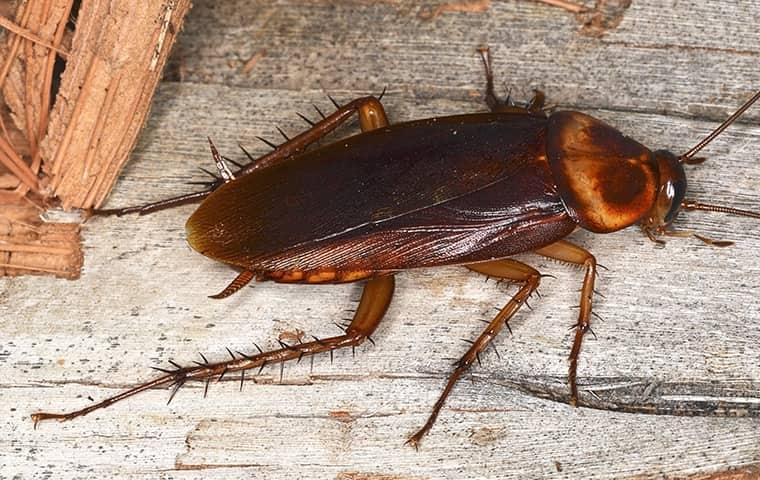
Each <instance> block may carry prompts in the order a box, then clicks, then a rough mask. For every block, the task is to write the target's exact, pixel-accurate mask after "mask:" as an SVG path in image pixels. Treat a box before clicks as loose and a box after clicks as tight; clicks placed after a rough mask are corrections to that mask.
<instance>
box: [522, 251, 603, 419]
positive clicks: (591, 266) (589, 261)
mask: <svg viewBox="0 0 760 480" xmlns="http://www.w3.org/2000/svg"><path fill="white" fill-rule="evenodd" d="M535 252H536V253H538V254H539V255H543V256H544V257H549V258H553V259H554V260H559V261H561V262H567V263H572V264H574V265H581V266H583V267H585V268H586V274H585V276H584V277H583V287H582V288H581V304H580V309H579V313H578V323H577V324H576V325H575V339H574V340H573V348H572V349H571V350H570V357H569V359H570V368H569V370H568V376H567V380H568V383H569V384H570V405H573V406H576V405H577V404H578V385H577V384H576V377H577V374H578V356H579V355H580V352H581V344H582V343H583V335H584V334H585V333H586V332H588V331H589V330H591V302H592V299H593V295H594V280H595V279H596V268H597V264H596V258H595V257H594V256H593V255H592V254H591V253H590V252H588V251H587V250H585V249H583V248H581V247H579V246H577V245H575V244H573V243H570V242H568V241H566V240H560V241H559V242H555V243H552V244H551V245H548V246H546V247H543V248H539V249H538V250H535Z"/></svg>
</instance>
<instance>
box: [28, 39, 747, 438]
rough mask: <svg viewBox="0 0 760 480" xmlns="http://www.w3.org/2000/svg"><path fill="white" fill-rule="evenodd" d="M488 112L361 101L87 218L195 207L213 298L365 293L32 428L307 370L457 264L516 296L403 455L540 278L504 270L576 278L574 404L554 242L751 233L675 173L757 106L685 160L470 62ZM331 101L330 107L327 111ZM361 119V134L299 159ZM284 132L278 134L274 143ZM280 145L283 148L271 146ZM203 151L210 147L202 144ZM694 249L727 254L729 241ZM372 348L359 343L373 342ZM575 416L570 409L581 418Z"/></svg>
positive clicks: (196, 240) (587, 294)
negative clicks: (252, 285) (256, 344)
mask: <svg viewBox="0 0 760 480" xmlns="http://www.w3.org/2000/svg"><path fill="white" fill-rule="evenodd" d="M480 52H481V56H482V60H483V65H484V67H485V73H486V90H485V101H486V103H487V105H488V107H489V109H490V112H489V113H475V114H466V115H456V116H449V117H438V118H430V119H425V120H416V121H411V122H406V123H399V124H395V125H389V123H388V120H387V118H386V115H385V111H384V109H383V106H382V104H381V103H380V100H381V99H382V95H380V96H379V97H373V96H369V97H363V98H358V99H356V100H353V101H351V102H349V103H347V104H345V105H339V104H338V103H337V102H335V101H334V100H333V103H335V107H336V110H335V111H334V112H333V113H331V114H330V115H324V114H322V112H321V111H320V110H319V109H318V108H316V107H315V109H316V111H317V112H318V113H319V115H320V116H321V120H320V121H318V122H311V121H310V120H309V119H308V118H306V117H303V116H302V118H304V119H305V120H306V121H307V122H309V123H310V124H311V128H310V129H308V130H307V131H305V132H303V133H301V134H299V135H298V136H295V137H293V138H287V137H286V141H285V143H283V144H282V145H274V144H272V147H273V151H271V152H270V153H268V154H266V155H264V156H262V157H260V158H256V159H254V158H253V157H251V156H250V155H249V158H250V160H251V161H250V163H248V164H246V165H236V167H237V168H236V169H235V171H233V169H231V168H230V166H229V164H228V160H227V159H225V158H224V157H222V156H221V155H220V154H219V153H218V151H217V150H216V148H215V147H214V145H213V144H211V151H212V155H213V158H214V161H215V163H216V166H217V168H218V171H219V174H218V176H216V177H215V179H214V180H213V181H211V182H209V183H208V184H207V185H206V187H207V188H206V189H205V190H203V191H201V192H196V193H192V194H187V195H181V196H178V197H174V198H170V199H167V200H162V201H159V202H155V203H150V204H146V205H142V206H138V207H129V208H122V209H112V210H100V211H96V212H94V213H95V214H103V215H109V214H117V215H122V214H127V213H133V212H136V213H140V214H145V213H149V212H153V211H156V210H160V209H164V208H168V207H172V206H175V205H180V204H184V203H189V202H193V201H197V200H201V199H204V200H203V203H201V205H200V206H199V207H198V209H197V210H196V211H195V212H194V213H193V214H192V216H191V217H190V218H189V220H188V221H187V225H186V229H187V240H188V242H189V243H190V245H191V246H192V248H194V249H195V250H197V251H198V252H200V253H201V254H203V255H205V256H208V257H210V258H212V259H215V260H218V261H220V262H223V263H226V264H228V265H230V266H232V267H234V268H236V269H238V270H239V271H240V273H239V275H238V276H237V277H236V278H235V279H234V280H233V281H232V282H231V283H230V284H229V286H227V287H226V288H225V289H224V290H222V291H221V292H220V293H218V294H216V295H213V298H224V297H227V296H229V295H231V294H233V293H235V292H236V291H238V290H240V289H241V288H242V287H243V286H245V285H246V284H247V283H249V282H250V281H251V280H254V279H256V280H271V281H275V282H282V283H342V282H355V281H360V280H361V281H365V282H366V283H365V284H364V290H363V293H362V296H361V300H360V302H359V305H358V308H357V310H356V312H355V314H354V317H353V320H352V321H351V322H350V324H349V325H348V326H347V327H346V328H345V332H344V334H342V335H339V336H335V337H330V338H321V339H320V338H316V337H314V338H313V340H312V341H309V342H302V343H297V344H287V343H284V342H281V344H280V346H281V348H279V349H276V350H271V351H263V350H261V349H259V350H258V351H257V352H254V353H252V354H244V353H238V354H237V355H236V354H234V353H232V352H230V356H231V359H230V360H227V361H223V362H218V363H209V362H208V361H206V359H205V357H203V362H196V364H195V365H192V366H180V365H178V364H175V363H173V362H172V365H173V368H171V369H159V370H161V371H162V372H163V374H162V375H161V376H159V377H158V378H155V379H154V380H152V381H149V382H147V383H144V384H142V385H139V386H136V387H134V388H132V389H129V390H127V391H125V392H123V393H121V394H119V395H116V396H114V397H111V398H107V399H106V400H103V401H101V402H99V403H95V404H93V405H90V406H88V407H86V408H83V409H81V410H77V411H73V412H69V413H35V414H33V415H32V418H33V419H34V421H35V425H36V423H37V422H39V421H41V420H47V419H57V420H62V421H63V420H71V419H73V418H75V417H79V416H81V415H85V414H87V413H90V412H92V411H94V410H98V409H100V408H104V407H107V406H109V405H111V404H113V403H115V402H118V401H120V400H123V399H125V398H127V397H130V396H132V395H135V394H137V393H139V392H141V391H143V390H147V389H150V388H153V387H157V386H164V385H169V386H171V387H173V390H172V393H171V397H170V400H171V398H172V397H173V396H174V394H175V393H176V392H177V390H178V389H179V388H181V387H182V385H184V384H185V382H187V381H190V380H195V381H205V382H206V386H208V382H209V381H210V380H211V379H212V378H219V377H221V376H224V375H226V374H232V373H234V372H239V373H240V375H241V381H242V380H243V379H244V378H245V377H244V375H245V372H246V371H247V370H251V369H254V368H259V369H260V368H263V366H265V365H271V364H274V363H282V362H285V361H286V360H292V359H301V358H302V357H303V356H304V355H313V354H316V353H319V352H328V351H332V350H335V349H338V348H342V347H348V346H351V347H353V346H356V345H358V344H360V343H362V342H363V341H364V340H367V339H370V335H371V334H372V333H373V332H374V330H375V328H376V327H377V325H378V324H379V322H380V321H381V319H382V318H383V315H384V314H385V311H386V309H387V308H388V305H389V303H390V301H391V297H392V295H393V290H394V275H395V274H396V273H399V272H401V271H404V270H408V269H411V268H419V267H433V266H441V265H463V266H466V267H467V268H469V269H471V270H474V271H476V272H479V273H482V274H485V275H488V276H490V277H495V278H498V279H503V280H507V281H510V282H514V283H516V284H518V285H519V289H518V291H517V293H516V294H514V296H513V297H512V298H511V299H510V300H509V302H507V304H506V305H504V306H503V307H502V308H501V309H500V310H499V312H498V314H497V315H496V316H495V317H494V318H493V319H492V320H491V321H490V323H489V324H488V326H487V327H486V328H485V330H484V331H483V332H482V333H481V334H480V336H479V337H478V338H477V339H476V340H475V341H474V342H472V344H471V346H470V348H469V349H468V350H467V352H466V353H465V354H464V355H463V356H462V357H461V359H460V360H459V361H458V362H457V363H456V364H455V368H454V370H453V372H452V373H451V375H450V376H449V378H448V381H447V383H446V385H445V387H444V389H443V392H442V394H441V395H440V397H439V399H438V401H437V402H436V403H435V405H434V406H433V410H432V413H431V414H430V416H429V418H428V420H427V422H426V423H425V425H423V426H422V428H420V429H419V431H417V433H415V434H414V435H413V436H412V437H411V438H409V440H408V442H409V443H411V444H412V445H414V446H417V445H418V443H419V441H420V440H421V439H422V437H423V436H424V435H425V434H426V433H427V432H428V430H430V428H431V427H432V426H433V424H434V422H435V420H436V417H437V416H438V414H439V412H440V410H441V408H442V407H443V405H444V402H445V401H446V398H447V396H448V395H449V393H450V392H451V390H452V388H453V387H454V385H455V384H456V382H457V380H458V379H459V378H460V377H461V376H462V374H463V373H464V372H465V371H466V370H467V369H468V368H469V367H470V365H472V363H473V362H474V361H475V360H476V359H477V358H478V355H479V354H480V352H482V351H483V350H484V349H485V348H486V346H487V345H488V344H489V342H490V341H491V340H492V339H493V338H494V337H495V336H496V335H498V334H499V332H500V331H501V330H502V329H503V328H504V327H505V326H506V325H507V322H509V320H510V319H511V318H512V316H513V315H514V314H515V313H516V312H517V311H518V309H519V308H520V307H521V306H522V305H523V304H524V303H526V301H527V299H528V298H529V297H530V296H531V295H532V294H533V293H534V292H536V289H537V288H538V286H539V283H540V282H541V278H542V274H541V273H539V272H538V271H537V270H536V269H534V268H532V267H530V266H529V265H527V264H525V263H522V262H518V261H516V260H514V259H511V258H509V257H511V256H513V255H515V254H518V253H522V252H535V253H537V254H539V255H542V256H545V257H549V258H552V259H556V260H559V261H562V262H567V263H570V264H575V265H579V266H581V267H583V268H584V269H585V276H584V279H583V286H582V289H581V298H580V308H579V315H578V320H577V323H576V325H575V334H574V340H573V345H572V349H571V351H570V355H569V371H568V384H569V402H570V403H571V404H573V405H576V404H578V403H579V400H582V399H579V394H578V389H577V386H576V371H577V365H578V356H579V354H580V351H581V345H582V341H583V337H584V334H585V333H586V332H588V331H589V329H590V323H591V315H592V313H591V306H592V297H593V292H594V282H595V279H596V271H597V262H596V259H595V257H594V255H592V254H591V253H590V252H588V251H586V250H585V249H583V248H581V247H579V246H577V245H574V244H573V243H571V242H570V241H568V240H564V238H565V237H567V236H568V235H569V234H570V233H572V232H573V231H574V230H575V229H577V228H583V229H586V230H589V231H591V232H595V233H607V232H613V231H616V230H620V229H623V228H626V227H629V226H632V225H638V226H639V227H640V228H641V229H642V231H643V232H644V233H645V234H646V235H647V236H648V237H649V238H650V239H651V240H653V241H654V242H661V240H660V239H659V237H660V236H663V235H682V234H683V233H684V232H675V231H674V230H673V229H672V227H671V224H672V222H673V220H674V219H675V218H676V216H677V215H678V213H679V212H680V211H681V210H705V211H713V212H723V213H730V214H736V215H742V216H746V217H752V218H756V219H757V218H760V213H758V212H752V211H746V210H738V209H735V208H730V207H724V206H717V205H707V204H704V203H699V202H697V201H694V200H690V199H686V198H685V193H686V189H687V182H686V175H685V172H684V165H689V164H697V163H701V162H702V161H704V159H703V158H698V157H696V156H695V155H696V154H697V153H698V152H699V151H701V150H702V149H703V148H704V147H705V146H706V145H707V144H709V143H710V142H711V141H712V140H713V139H714V138H715V137H717V136H718V135H719V134H720V133H721V132H722V131H723V130H725V129H726V128H727V127H728V126H729V125H730V124H731V123H733V122H734V121H735V120H736V119H737V118H738V117H739V116H740V115H741V114H742V113H743V112H744V111H745V110H747V109H748V108H749V107H750V106H751V105H752V104H753V103H755V102H756V101H757V100H758V99H760V92H758V93H756V94H755V95H754V96H753V97H752V98H751V99H750V100H748V101H747V102H746V103H745V104H744V105H743V106H742V107H741V108H739V110H737V111H736V113H734V114H733V115H731V116H730V117H729V118H728V119H727V120H726V121H724V122H723V123H722V124H721V125H720V126H719V127H718V128H716V129H715V130H714V131H713V132H712V133H711V134H710V135H708V136H707V137H706V138H705V139H704V140H702V141H700V142H699V143H698V144H697V145H695V146H694V147H693V148H691V149H690V150H689V151H687V152H686V153H684V154H682V155H674V154H672V153H670V152H668V151H665V150H657V151H651V150H649V149H648V148H646V147H645V146H643V145H641V144H640V143H638V142H636V141H634V140H632V139H630V138H628V137H626V136H624V135H623V134H622V133H620V132H619V131H618V130H616V129H615V128H613V127H611V126H609V125H607V124H605V123H604V122H602V121H600V120H597V119H595V118H593V117H591V116H589V115H586V114H583V113H580V112H576V111H557V112H554V113H547V110H546V109H544V94H543V93H542V92H539V91H537V92H536V93H535V96H534V97H533V99H532V100H531V101H530V102H528V103H527V104H526V105H524V106H517V105H515V104H513V103H512V102H511V101H510V100H509V99H507V100H502V99H500V98H498V97H497V96H496V94H495V93H494V88H493V75H492V72H491V59H490V54H489V52H488V50H487V49H481V51H480ZM331 100H332V99H331ZM354 114H358V117H359V122H360V126H361V130H362V133H360V134H358V135H355V136H352V137H349V138H346V139H343V140H340V141H336V142H334V143H331V144H329V145H326V146H322V147H319V148H316V149H312V150H307V147H308V146H309V145H311V144H313V143H314V142H316V141H317V140H319V139H321V138H322V137H324V136H325V135H327V134H328V133H330V132H331V131H333V130H335V129H336V128H337V127H338V126H339V125H341V124H342V123H344V122H346V121H347V120H348V119H349V118H351V117H352V116H353V115H354ZM281 133H282V132H281ZM283 136H285V135H284V133H283ZM209 142H210V141H209ZM694 236H695V237H697V238H699V239H700V240H702V241H704V242H706V243H709V244H712V245H715V246H726V245H728V244H729V243H730V242H722V241H712V240H710V239H707V238H705V237H701V236H698V235H694ZM370 340H371V339H370ZM581 404H582V403H581Z"/></svg>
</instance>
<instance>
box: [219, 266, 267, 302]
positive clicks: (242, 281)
mask: <svg viewBox="0 0 760 480" xmlns="http://www.w3.org/2000/svg"><path fill="white" fill-rule="evenodd" d="M255 276H256V275H255V274H254V273H253V272H252V271H250V270H243V271H242V272H240V274H239V275H238V276H237V277H235V279H234V280H233V281H232V282H231V283H230V284H229V285H227V287H226V288H225V289H224V290H222V291H221V292H219V293H217V294H216V295H209V298H213V299H214V300H219V299H221V298H227V297H229V296H230V295H232V294H233V293H235V292H237V291H238V290H240V289H241V288H243V287H245V286H246V285H248V284H249V283H250V281H251V280H253V279H254V277H255Z"/></svg>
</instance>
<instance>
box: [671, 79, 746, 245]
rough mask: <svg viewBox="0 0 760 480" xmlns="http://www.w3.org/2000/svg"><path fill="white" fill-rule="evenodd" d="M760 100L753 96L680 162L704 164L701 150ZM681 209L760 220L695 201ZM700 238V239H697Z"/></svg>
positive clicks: (738, 211) (717, 243)
mask: <svg viewBox="0 0 760 480" xmlns="http://www.w3.org/2000/svg"><path fill="white" fill-rule="evenodd" d="M758 100H760V91H758V92H757V93H755V95H753V96H752V98H750V99H749V100H747V101H746V102H745V103H744V105H742V106H741V107H739V109H738V110H736V111H735V112H734V113H733V114H732V115H731V116H730V117H728V118H727V119H726V120H725V121H724V122H723V123H721V124H720V125H718V127H717V128H716V129H715V130H713V131H712V132H711V133H710V134H709V135H708V136H706V137H705V138H704V139H702V141H700V142H699V143H697V144H696V145H694V146H693V147H692V148H691V149H690V150H689V151H688V152H686V153H684V154H683V155H681V156H680V157H679V161H680V162H681V163H684V164H686V165H696V164H699V163H702V162H704V161H705V159H704V158H701V157H698V158H695V157H694V155H696V154H697V153H698V152H699V151H700V150H702V149H703V148H704V147H705V146H707V145H708V144H709V143H710V142H712V141H713V140H714V139H715V138H716V137H717V136H718V135H720V134H721V133H723V131H724V130H725V129H727V128H728V127H729V126H730V125H731V124H732V123H734V122H735V121H736V120H737V119H738V118H739V117H741V116H742V114H743V113H744V112H746V111H747V109H749V107H751V106H752V105H753V104H754V103H755V102H757V101H758ZM681 208H682V209H684V210H686V211H693V210H702V211H707V212H720V213H728V214H731V215H738V216H741V217H749V218H757V219H760V213H758V212H753V211H750V210H741V209H738V208H733V207H726V206H722V205H710V204H707V203H700V202H696V201H694V200H683V201H682V202H681ZM697 238H699V237H697ZM700 240H703V241H705V239H703V238H700ZM707 240H708V241H706V242H705V243H708V244H711V245H716V246H725V245H724V244H729V243H730V242H716V241H713V240H709V239H707Z"/></svg>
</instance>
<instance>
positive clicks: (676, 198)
mask: <svg viewBox="0 0 760 480" xmlns="http://www.w3.org/2000/svg"><path fill="white" fill-rule="evenodd" d="M654 158H655V161H656V162H657V169H658V172H659V176H660V185H659V188H658V190H657V200H655V202H654V205H653V206H652V209H651V210H650V211H649V214H648V215H646V216H644V218H643V219H642V222H641V225H642V227H643V228H644V229H645V230H646V229H649V230H652V231H662V230H663V229H664V228H666V227H668V226H669V225H670V224H671V223H673V220H675V218H676V216H677V215H678V212H679V211H680V210H681V203H682V202H683V200H684V197H685V196H686V172H684V169H683V165H682V163H681V161H680V159H679V158H678V157H677V156H675V155H673V154H672V153H670V152H668V151H667V150H657V151H656V152H654Z"/></svg>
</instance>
